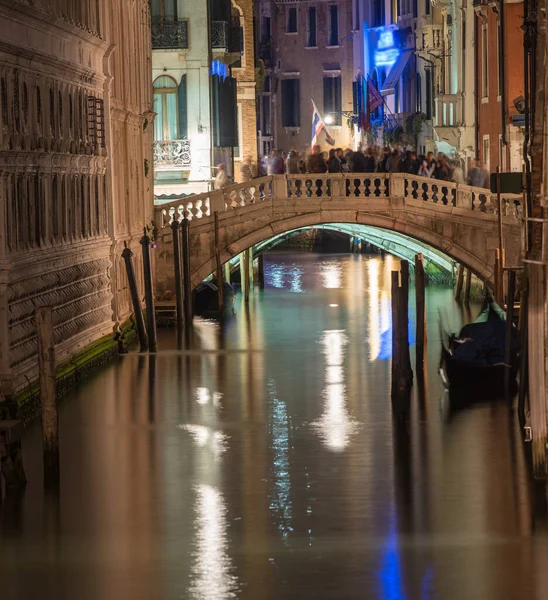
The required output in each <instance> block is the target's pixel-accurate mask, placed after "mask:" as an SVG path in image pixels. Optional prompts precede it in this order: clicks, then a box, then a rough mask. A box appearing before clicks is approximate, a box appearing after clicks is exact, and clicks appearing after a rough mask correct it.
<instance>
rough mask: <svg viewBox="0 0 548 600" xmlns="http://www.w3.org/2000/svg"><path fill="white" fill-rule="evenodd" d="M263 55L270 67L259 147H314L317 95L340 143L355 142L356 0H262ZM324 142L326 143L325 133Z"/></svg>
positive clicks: (260, 51) (259, 11) (263, 93)
mask: <svg viewBox="0 0 548 600" xmlns="http://www.w3.org/2000/svg"><path fill="white" fill-rule="evenodd" d="M257 29H258V32H259V33H258V35H259V40H258V56H259V59H260V60H261V61H263V64H264V66H265V68H266V77H265V80H264V86H263V89H262V91H261V93H260V98H259V123H258V128H259V147H260V152H261V153H262V154H266V153H268V152H269V151H270V150H271V149H274V148H280V149H283V150H290V149H295V150H299V151H302V150H304V149H306V148H310V143H311V139H312V136H311V131H312V110H313V109H312V101H314V103H315V104H316V106H317V108H318V110H319V111H320V113H321V114H322V116H323V117H324V119H325V121H326V123H328V128H329V132H330V134H331V135H332V137H333V138H334V140H335V145H336V146H340V147H343V148H346V147H349V146H350V147H351V146H352V144H353V126H352V118H351V117H352V112H353V97H352V81H353V79H354V77H353V58H352V57H353V43H352V0H335V1H333V2H331V1H324V0H319V1H317V2H314V1H308V0H306V1H292V2H287V1H285V0H259V1H258V2H257ZM319 142H320V143H321V144H322V143H324V137H323V134H321V136H320V138H319Z"/></svg>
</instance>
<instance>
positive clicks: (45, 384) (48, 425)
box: [36, 306, 142, 485]
mask: <svg viewBox="0 0 548 600" xmlns="http://www.w3.org/2000/svg"><path fill="white" fill-rule="evenodd" d="M52 312H53V311H52V308H51V306H39V307H38V308H37V309H36V338H37V341H38V369H39V378H40V407H41V411H42V439H43V452H44V481H45V483H46V485H58V484H59V476H60V472H59V417H58V415H57V402H56V398H55V351H54V347H55V344H54V338H53V316H52ZM141 318H142V316H141Z"/></svg>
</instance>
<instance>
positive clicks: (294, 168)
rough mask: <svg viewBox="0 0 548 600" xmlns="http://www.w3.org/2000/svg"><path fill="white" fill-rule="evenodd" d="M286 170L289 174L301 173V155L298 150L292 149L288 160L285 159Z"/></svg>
mask: <svg viewBox="0 0 548 600" xmlns="http://www.w3.org/2000/svg"><path fill="white" fill-rule="evenodd" d="M285 172H286V173H287V174H288V175H295V174H296V173H300V171H299V155H298V154H297V151H296V150H291V152H290V153H289V155H288V157H287V160H286V161H285Z"/></svg>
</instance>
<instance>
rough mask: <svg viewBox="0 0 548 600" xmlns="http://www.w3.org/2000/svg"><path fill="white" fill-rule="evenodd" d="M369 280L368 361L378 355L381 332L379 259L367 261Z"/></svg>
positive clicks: (373, 359) (371, 360)
mask: <svg viewBox="0 0 548 600" xmlns="http://www.w3.org/2000/svg"><path fill="white" fill-rule="evenodd" d="M367 275H368V282H369V362H373V361H375V360H376V359H377V356H379V352H380V350H381V332H380V323H379V304H380V298H379V275H380V261H379V260H378V259H371V260H369V261H368V263H367Z"/></svg>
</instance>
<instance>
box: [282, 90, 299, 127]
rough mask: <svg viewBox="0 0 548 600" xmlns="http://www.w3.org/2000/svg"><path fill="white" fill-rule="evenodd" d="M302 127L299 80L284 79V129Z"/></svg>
mask: <svg viewBox="0 0 548 600" xmlns="http://www.w3.org/2000/svg"><path fill="white" fill-rule="evenodd" d="M300 126H301V114H300V94H299V80H298V79H282V127H300Z"/></svg>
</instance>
